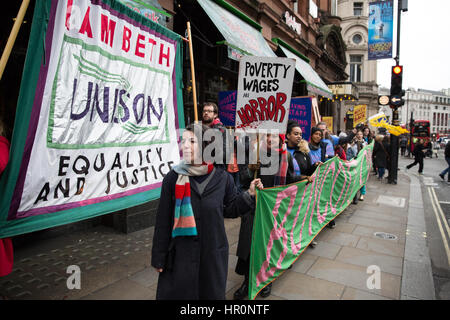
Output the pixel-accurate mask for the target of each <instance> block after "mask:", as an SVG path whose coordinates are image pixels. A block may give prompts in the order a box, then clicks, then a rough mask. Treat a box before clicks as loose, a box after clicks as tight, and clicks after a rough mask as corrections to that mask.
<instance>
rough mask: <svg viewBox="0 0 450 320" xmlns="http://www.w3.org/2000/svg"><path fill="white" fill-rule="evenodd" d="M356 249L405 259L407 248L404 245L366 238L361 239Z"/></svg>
mask: <svg viewBox="0 0 450 320" xmlns="http://www.w3.org/2000/svg"><path fill="white" fill-rule="evenodd" d="M356 248H358V249H364V250H370V251H374V252H377V253H383V254H388V255H391V256H394V257H403V256H404V252H405V246H404V245H403V244H398V243H395V242H391V241H389V240H384V239H371V238H365V237H361V238H360V239H359V241H358V244H357V245H356Z"/></svg>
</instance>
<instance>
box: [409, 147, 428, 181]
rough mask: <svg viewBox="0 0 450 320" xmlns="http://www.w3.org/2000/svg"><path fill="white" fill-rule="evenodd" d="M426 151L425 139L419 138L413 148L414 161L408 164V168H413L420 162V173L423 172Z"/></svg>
mask: <svg viewBox="0 0 450 320" xmlns="http://www.w3.org/2000/svg"><path fill="white" fill-rule="evenodd" d="M425 152H426V148H425V147H424V145H423V139H419V141H418V142H417V143H416V145H415V146H414V150H413V155H414V162H413V163H411V164H409V165H407V166H406V170H408V169H411V168H412V167H414V166H415V165H416V164H419V174H423V158H425Z"/></svg>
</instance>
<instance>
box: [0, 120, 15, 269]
mask: <svg viewBox="0 0 450 320" xmlns="http://www.w3.org/2000/svg"><path fill="white" fill-rule="evenodd" d="M5 131H6V130H5V127H4V125H3V121H1V119H0V177H1V175H2V173H3V171H4V170H5V168H6V165H7V164H8V160H9V141H8V139H7V138H6V137H5V135H6V132H5ZM13 263H14V254H13V244H12V240H11V238H3V239H0V277H4V276H7V275H8V274H10V273H11V271H12V268H13Z"/></svg>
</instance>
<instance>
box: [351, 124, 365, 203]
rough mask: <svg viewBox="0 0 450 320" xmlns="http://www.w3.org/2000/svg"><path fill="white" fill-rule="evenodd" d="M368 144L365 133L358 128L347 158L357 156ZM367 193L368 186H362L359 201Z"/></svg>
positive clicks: (354, 200)
mask: <svg viewBox="0 0 450 320" xmlns="http://www.w3.org/2000/svg"><path fill="white" fill-rule="evenodd" d="M366 145H367V142H366V141H365V140H364V133H363V131H362V130H360V129H358V131H357V132H356V135H355V137H354V138H353V140H352V142H351V144H350V147H349V148H348V149H347V160H352V159H353V158H356V157H357V156H358V154H359V152H360V151H361V150H362V148H364V147H365V146H366ZM365 195H366V186H365V185H364V186H362V188H361V189H360V196H359V201H364V196H365ZM356 199H357V198H356V196H355V198H354V199H353V203H354V204H356V202H357V200H356Z"/></svg>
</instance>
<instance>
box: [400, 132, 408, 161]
mask: <svg viewBox="0 0 450 320" xmlns="http://www.w3.org/2000/svg"><path fill="white" fill-rule="evenodd" d="M407 144H408V138H407V137H406V136H405V135H404V134H402V136H401V138H400V154H401V155H402V157H404V156H405V152H406V146H407Z"/></svg>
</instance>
